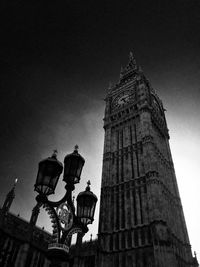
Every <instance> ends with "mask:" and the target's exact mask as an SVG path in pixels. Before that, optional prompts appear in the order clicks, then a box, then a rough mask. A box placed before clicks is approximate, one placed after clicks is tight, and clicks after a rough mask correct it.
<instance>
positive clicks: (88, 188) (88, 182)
mask: <svg viewBox="0 0 200 267" xmlns="http://www.w3.org/2000/svg"><path fill="white" fill-rule="evenodd" d="M90 185H91V183H90V180H88V181H87V187H86V189H85V190H86V191H90Z"/></svg>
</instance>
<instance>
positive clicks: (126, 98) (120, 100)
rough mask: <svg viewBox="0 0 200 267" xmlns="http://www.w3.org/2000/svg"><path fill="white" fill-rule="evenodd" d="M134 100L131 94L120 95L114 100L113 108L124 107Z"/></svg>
mask: <svg viewBox="0 0 200 267" xmlns="http://www.w3.org/2000/svg"><path fill="white" fill-rule="evenodd" d="M131 99H132V97H131V94H130V92H124V93H121V94H119V95H118V96H117V97H116V98H115V99H114V100H113V107H114V108H117V107H123V106H125V105H126V104H128V103H129V102H130V100H131Z"/></svg>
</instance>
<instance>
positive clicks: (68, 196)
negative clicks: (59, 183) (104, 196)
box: [46, 185, 75, 215]
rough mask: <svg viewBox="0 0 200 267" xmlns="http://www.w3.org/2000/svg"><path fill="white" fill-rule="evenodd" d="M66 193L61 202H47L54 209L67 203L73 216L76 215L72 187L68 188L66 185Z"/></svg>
mask: <svg viewBox="0 0 200 267" xmlns="http://www.w3.org/2000/svg"><path fill="white" fill-rule="evenodd" d="M65 188H66V193H65V195H64V197H63V198H62V199H61V200H59V201H50V200H48V199H47V200H46V201H47V203H48V205H50V206H52V207H58V206H60V204H62V203H64V202H66V201H67V204H68V205H69V206H70V208H71V210H72V213H73V215H75V207H74V203H73V201H72V189H71V188H70V187H68V186H67V185H66V187H65Z"/></svg>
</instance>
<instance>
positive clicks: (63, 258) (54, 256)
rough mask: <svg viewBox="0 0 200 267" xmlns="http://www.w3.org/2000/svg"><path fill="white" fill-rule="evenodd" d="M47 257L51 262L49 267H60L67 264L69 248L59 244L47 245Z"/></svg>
mask: <svg viewBox="0 0 200 267" xmlns="http://www.w3.org/2000/svg"><path fill="white" fill-rule="evenodd" d="M47 256H48V259H49V260H50V261H51V264H50V267H61V264H62V263H63V262H68V257H69V247H68V246H66V245H65V244H60V243H52V244H49V246H48V251H47Z"/></svg>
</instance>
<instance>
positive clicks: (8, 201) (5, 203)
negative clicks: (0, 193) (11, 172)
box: [2, 178, 18, 213]
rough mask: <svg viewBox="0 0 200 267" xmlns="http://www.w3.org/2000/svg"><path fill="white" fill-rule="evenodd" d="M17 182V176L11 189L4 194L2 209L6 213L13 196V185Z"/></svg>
mask: <svg viewBox="0 0 200 267" xmlns="http://www.w3.org/2000/svg"><path fill="white" fill-rule="evenodd" d="M17 182H18V178H16V179H15V182H14V185H13V187H12V189H11V190H10V191H9V192H8V194H7V196H6V199H5V201H4V203H3V207H2V211H3V212H4V213H7V212H8V211H9V209H10V207H11V205H12V202H13V200H14V198H15V187H16V185H17Z"/></svg>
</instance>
